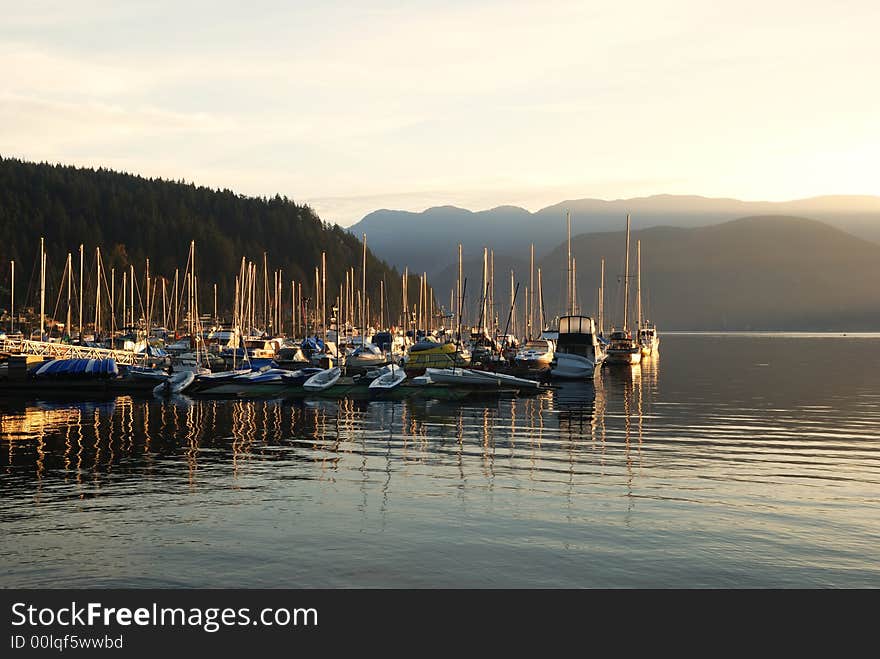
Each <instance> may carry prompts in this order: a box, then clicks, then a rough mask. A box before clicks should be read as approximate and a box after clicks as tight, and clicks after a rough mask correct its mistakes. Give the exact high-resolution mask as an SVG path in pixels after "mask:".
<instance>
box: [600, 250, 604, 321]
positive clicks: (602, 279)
mask: <svg viewBox="0 0 880 659" xmlns="http://www.w3.org/2000/svg"><path fill="white" fill-rule="evenodd" d="M599 334H605V259H602V271H601V274H600V275H599Z"/></svg>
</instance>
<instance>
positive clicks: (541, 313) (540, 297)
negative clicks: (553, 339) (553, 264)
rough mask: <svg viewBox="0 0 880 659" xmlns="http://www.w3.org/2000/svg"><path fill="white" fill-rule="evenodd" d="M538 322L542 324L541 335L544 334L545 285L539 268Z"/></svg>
mask: <svg viewBox="0 0 880 659" xmlns="http://www.w3.org/2000/svg"><path fill="white" fill-rule="evenodd" d="M538 315H539V316H540V317H539V318H538V320H539V321H540V322H541V333H543V332H544V327H546V323H545V322H544V285H543V284H542V283H541V268H538Z"/></svg>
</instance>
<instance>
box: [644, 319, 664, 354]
mask: <svg viewBox="0 0 880 659" xmlns="http://www.w3.org/2000/svg"><path fill="white" fill-rule="evenodd" d="M639 345H640V346H641V349H642V354H643V355H645V356H648V355H656V354H657V353H658V352H659V351H660V335H659V334H658V333H657V326H656V325H655V324H654V323H651V322H648V321H645V322H644V324H643V325H642V327H641V329H640V330H639Z"/></svg>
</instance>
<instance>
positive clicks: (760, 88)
mask: <svg viewBox="0 0 880 659" xmlns="http://www.w3.org/2000/svg"><path fill="white" fill-rule="evenodd" d="M722 4H723V6H721V5H722ZM0 16H2V19H0V71H2V81H3V82H2V85H0V154H2V155H3V156H17V157H22V158H25V159H28V160H41V161H42V160H47V161H50V162H63V163H71V164H78V165H85V166H105V167H110V168H114V169H121V170H125V171H129V172H133V173H138V174H143V175H147V176H161V177H163V178H171V179H180V178H183V179H186V180H187V181H194V182H196V183H198V184H204V185H208V186H211V187H223V188H231V189H233V190H235V191H236V192H241V193H245V194H253V195H273V194H275V193H276V192H277V193H281V194H285V195H287V196H288V197H290V198H292V199H295V200H297V201H305V202H309V203H310V204H312V206H313V207H315V208H316V209H317V210H318V211H319V213H320V214H321V216H322V217H323V218H324V219H326V220H330V221H335V222H339V223H340V224H344V225H348V224H351V223H353V222H354V221H356V220H358V219H360V217H362V216H363V215H364V214H365V213H367V212H369V211H370V210H374V209H376V208H401V209H408V210H422V209H423V208H425V207H427V206H432V205H438V204H444V203H452V204H456V205H459V206H464V207H468V208H473V209H482V208H489V207H493V206H497V205H502V204H516V205H521V206H524V207H526V208H529V209H531V210H536V209H538V208H540V207H542V206H545V205H549V204H551V203H555V202H558V201H562V200H564V199H571V198H579V197H599V198H606V199H610V198H619V197H629V196H637V195H644V194H654V193H682V194H703V195H707V196H731V197H739V198H744V199H768V200H783V199H792V198H798V197H807V196H814V195H819V194H836V193H856V194H880V177H878V175H877V163H878V156H880V83H878V71H877V67H878V63H880V39H878V37H877V28H878V26H880V2H877V0H859V1H845V0H844V1H836V2H829V1H827V0H823V1H821V2H811V1H810V0H798V1H791V2H789V1H779V2H776V1H773V0H761V1H759V2H753V1H751V0H738V1H736V2H732V1H731V2H725V3H716V2H706V1H705V0H692V1H691V0H665V1H664V2H655V1H631V2H625V3H609V2H591V1H581V2H561V1H560V2H557V1H554V0H550V1H541V2H538V1H535V2H510V1H504V2H476V1H467V2H458V1H455V0H442V1H438V2H434V1H419V0H410V1H409V2H399V1H397V2H366V1H364V2H337V1H334V0H323V1H322V2H308V3H306V2H295V1H287V2H259V1H253V2H240V1H236V2H224V1H218V0H212V1H210V2H185V1H183V0H176V1H173V2H165V1H164V0H149V1H143V2H140V1H132V0H127V1H126V2H119V1H112V2H110V1H108V2H104V1H98V0H95V1H93V2H77V1H74V0H64V1H58V2H55V1H52V2H43V1H39V0H28V1H27V2H22V1H21V0H15V1H9V0H0Z"/></svg>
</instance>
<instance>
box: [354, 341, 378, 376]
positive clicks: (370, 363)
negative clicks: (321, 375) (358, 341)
mask: <svg viewBox="0 0 880 659" xmlns="http://www.w3.org/2000/svg"><path fill="white" fill-rule="evenodd" d="M387 362H388V358H387V357H386V356H385V353H384V352H382V350H380V349H379V347H378V346H377V345H375V344H374V343H364V344H362V345H360V346H358V347H357V348H355V349H354V350H352V351H351V352H350V353H349V354H347V355H346V356H345V370H346V372H347V373H349V374H351V373H362V372H365V371H367V370H368V369H371V368H375V367H376V366H382V365H384V364H386V363H387Z"/></svg>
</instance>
